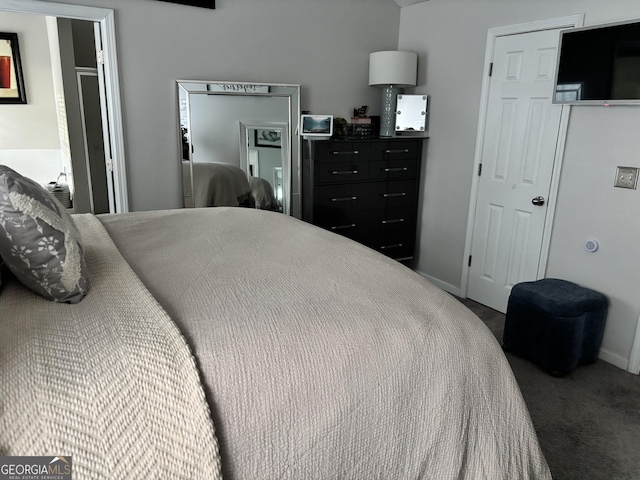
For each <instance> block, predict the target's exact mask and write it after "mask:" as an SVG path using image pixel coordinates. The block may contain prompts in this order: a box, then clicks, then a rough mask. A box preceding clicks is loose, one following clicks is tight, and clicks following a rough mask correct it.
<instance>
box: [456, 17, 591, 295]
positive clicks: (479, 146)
mask: <svg viewBox="0 0 640 480" xmlns="http://www.w3.org/2000/svg"><path fill="white" fill-rule="evenodd" d="M583 22H584V14H578V15H570V16H567V17H558V18H551V19H548V20H539V21H535V22H527V23H520V24H516V25H507V26H504V27H495V28H490V29H489V30H488V32H487V44H486V47H485V53H484V58H485V66H484V71H483V73H482V90H481V94H480V112H479V115H478V130H477V134H476V149H475V153H474V161H473V180H472V182H471V197H470V199H469V213H468V216H467V234H466V237H465V242H464V256H463V257H462V258H463V263H462V274H461V278H460V292H461V296H462V297H463V298H466V296H467V287H468V283H469V263H468V261H467V259H468V258H469V255H471V244H472V240H473V226H474V223H475V215H476V203H477V199H478V184H479V182H480V180H479V178H480V177H478V175H477V172H478V168H479V165H480V162H481V161H482V150H483V147H484V144H483V141H484V131H485V128H486V114H487V109H488V106H489V87H490V77H489V68H490V64H491V60H492V59H493V53H494V49H495V43H496V39H497V38H498V37H502V36H506V35H518V34H523V33H529V32H535V31H540V30H553V29H557V28H575V27H579V26H582V24H583ZM569 112H570V109H566V110H565V109H564V108H563V110H562V117H561V120H560V135H559V137H558V142H557V145H556V159H555V164H554V172H553V178H552V181H551V190H550V192H549V204H548V207H547V216H546V219H545V231H544V237H543V240H542V248H543V251H542V253H541V256H540V262H539V263H538V275H539V278H540V276H541V275H544V271H545V270H546V263H547V258H548V255H549V244H550V242H551V226H552V225H553V215H554V213H555V203H556V198H557V193H558V188H559V183H560V170H561V166H562V154H563V152H564V144H565V141H566V134H567V128H568V123H569Z"/></svg>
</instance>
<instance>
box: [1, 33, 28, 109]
mask: <svg viewBox="0 0 640 480" xmlns="http://www.w3.org/2000/svg"><path fill="white" fill-rule="evenodd" d="M3 103H10V104H26V103H27V94H26V91H25V86H24V77H23V74H22V61H21V58H20V46H19V44H18V34H17V33H8V32H0V104H3Z"/></svg>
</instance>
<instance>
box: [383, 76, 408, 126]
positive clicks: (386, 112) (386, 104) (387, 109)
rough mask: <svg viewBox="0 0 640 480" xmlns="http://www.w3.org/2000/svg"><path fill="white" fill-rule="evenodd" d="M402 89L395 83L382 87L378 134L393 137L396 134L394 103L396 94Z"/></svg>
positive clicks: (395, 103)
mask: <svg viewBox="0 0 640 480" xmlns="http://www.w3.org/2000/svg"><path fill="white" fill-rule="evenodd" d="M402 91H403V89H402V88H400V87H396V86H395V85H388V86H386V87H383V88H382V111H381V113H380V136H381V137H393V136H395V134H396V105H397V101H398V94H399V93H402Z"/></svg>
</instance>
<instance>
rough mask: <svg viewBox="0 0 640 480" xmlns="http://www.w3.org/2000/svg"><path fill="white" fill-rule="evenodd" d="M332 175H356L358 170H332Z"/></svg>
mask: <svg viewBox="0 0 640 480" xmlns="http://www.w3.org/2000/svg"><path fill="white" fill-rule="evenodd" d="M331 174H332V175H357V174H358V170H334V171H333V172H331Z"/></svg>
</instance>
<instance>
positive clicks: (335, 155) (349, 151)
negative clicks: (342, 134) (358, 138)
mask: <svg viewBox="0 0 640 480" xmlns="http://www.w3.org/2000/svg"><path fill="white" fill-rule="evenodd" d="M359 160H365V161H368V160H369V144H368V143H354V142H349V143H340V142H328V141H323V140H318V141H316V142H315V163H334V162H341V161H344V162H353V161H359Z"/></svg>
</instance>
